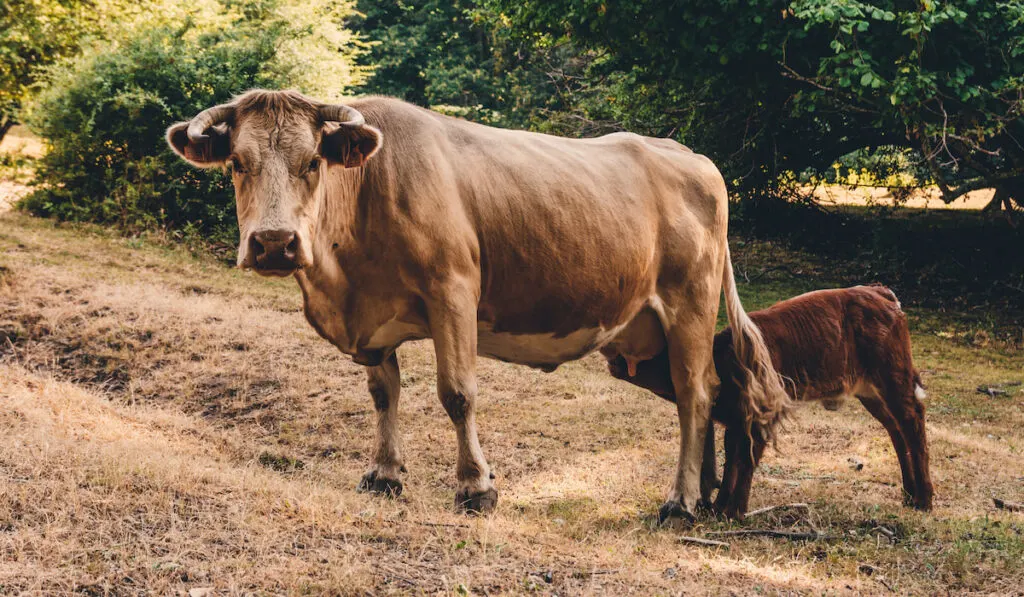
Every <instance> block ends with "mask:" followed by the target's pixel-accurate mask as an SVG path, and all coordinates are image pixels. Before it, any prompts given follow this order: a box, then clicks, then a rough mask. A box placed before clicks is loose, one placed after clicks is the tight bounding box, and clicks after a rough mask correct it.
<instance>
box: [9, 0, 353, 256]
mask: <svg viewBox="0 0 1024 597" xmlns="http://www.w3.org/2000/svg"><path fill="white" fill-rule="evenodd" d="M295 4H297V3H295ZM318 6H319V7H320V8H323V10H320V9H318ZM222 8H223V10H224V11H225V13H224V14H223V15H221V17H222V18H226V19H230V20H231V24H230V26H223V24H224V23H223V20H222V21H221V22H220V23H218V26H213V27H210V26H207V27H206V29H205V30H204V28H203V26H202V25H201V24H200V22H199V21H198V20H192V19H186V20H185V21H184V24H182V25H179V26H177V27H171V26H169V25H168V24H158V25H156V26H154V27H151V28H149V29H147V30H144V31H143V32H142V33H140V34H138V35H137V36H135V37H134V38H132V39H128V40H126V41H121V42H108V43H104V44H100V45H97V46H95V47H92V48H89V49H86V50H85V51H84V52H83V53H82V54H81V55H79V56H77V57H75V58H73V59H70V60H66V61H63V62H61V63H58V64H57V65H56V66H54V67H53V68H51V69H50V70H49V71H48V73H47V76H46V86H45V87H44V89H43V90H42V91H41V92H40V94H39V95H38V96H37V98H36V100H35V102H34V103H33V105H32V106H31V110H30V111H29V113H28V123H29V125H30V126H31V127H32V128H33V129H34V130H35V131H36V132H37V133H38V134H39V135H40V136H41V137H43V138H44V139H45V140H46V142H47V144H48V145H49V150H48V152H47V154H46V156H45V157H44V158H43V160H42V162H41V164H40V168H39V171H38V183H39V188H38V190H37V191H36V192H34V193H33V194H31V195H30V196H29V197H27V198H26V199H25V200H23V202H22V205H23V207H25V208H26V209H28V210H29V211H31V212H32V213H35V214H37V215H44V216H56V217H57V218H60V219H66V220H84V221H92V222H98V223H110V224H116V225H118V226H120V227H122V228H124V229H126V230H128V231H137V230H140V229H145V228H153V227H157V226H159V227H170V228H184V227H186V225H188V226H189V227H190V229H193V230H200V231H201V232H202V233H204V234H206V235H215V236H218V237H225V236H227V235H233V233H234V231H235V227H236V220H235V215H234V200H233V193H232V192H231V184H230V180H229V179H228V177H226V176H225V175H224V173H223V172H221V171H218V170H216V169H213V170H205V171H204V170H197V169H195V168H192V167H190V166H188V165H187V164H185V163H184V162H182V161H181V160H180V159H178V158H177V157H176V156H174V155H173V153H172V152H171V151H170V149H169V148H168V147H167V144H166V142H165V141H164V131H165V129H166V128H167V126H168V125H170V124H171V123H173V122H176V121H179V120H185V119H188V118H191V117H192V116H194V115H195V114H196V113H198V112H199V111H201V110H203V109H205V108H207V107H209V106H211V105H214V104H217V103H222V102H225V101H227V100H229V99H230V98H231V96H232V95H234V94H237V93H240V92H242V91H244V90H246V89H249V88H252V87H287V86H292V85H294V86H298V87H300V88H302V89H303V90H304V91H307V92H313V93H320V94H323V95H327V96H333V97H336V96H337V95H339V94H340V93H341V92H342V91H343V90H344V89H345V87H346V86H348V85H351V84H352V83H354V82H358V81H359V80H360V78H359V74H358V73H359V72H360V71H359V70H358V67H352V66H351V64H352V60H351V57H352V56H354V55H355V54H356V53H357V52H359V51H360V50H359V46H358V45H355V46H347V45H346V47H341V45H342V44H344V43H345V42H346V41H347V38H346V37H345V36H344V35H342V33H343V30H342V29H341V26H340V23H341V16H342V15H343V14H344V11H345V10H348V5H347V4H345V3H343V2H332V1H330V0H328V1H327V2H323V3H320V4H317V3H315V2H314V3H308V11H307V12H306V13H305V17H304V19H298V18H296V17H295V15H294V14H292V12H293V11H292V10H291V8H292V6H291V4H288V3H287V2H284V1H282V2H279V3H273V2H260V1H257V2H246V3H237V2H235V3H230V4H228V3H226V4H224V5H222ZM318 18H322V19H323V22H322V23H319V24H316V26H313V24H312V23H311V21H312V20H315V19H318ZM307 21H310V22H307ZM325 23H326V24H325ZM332 23H333V24H332ZM325 41H326V42H329V43H325ZM343 50H344V51H343ZM303 52H308V53H310V55H312V57H313V58H315V59H317V60H319V64H317V65H316V67H315V68H313V67H311V66H309V65H306V66H305V67H304V66H303V65H302V62H301V60H299V58H298V57H299V55H301V54H302V53H303Z"/></svg>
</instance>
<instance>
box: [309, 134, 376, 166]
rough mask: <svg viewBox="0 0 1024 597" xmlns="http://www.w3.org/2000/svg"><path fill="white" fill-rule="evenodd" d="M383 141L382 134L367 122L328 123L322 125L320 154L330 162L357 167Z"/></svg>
mask: <svg viewBox="0 0 1024 597" xmlns="http://www.w3.org/2000/svg"><path fill="white" fill-rule="evenodd" d="M383 141H384V135H382V134H381V132H380V131H379V130H377V129H375V128H374V127H372V126H370V125H367V124H364V125H361V126H358V127H345V126H337V125H328V126H326V127H324V132H323V142H322V143H321V147H320V154H321V155H322V156H324V157H325V158H327V159H328V161H330V162H331V163H335V164H341V165H342V166H345V167H346V168H358V167H360V166H362V165H364V164H366V161H367V160H369V159H370V158H371V157H373V154H375V153H377V150H378V149H380V146H381V143H382V142H383Z"/></svg>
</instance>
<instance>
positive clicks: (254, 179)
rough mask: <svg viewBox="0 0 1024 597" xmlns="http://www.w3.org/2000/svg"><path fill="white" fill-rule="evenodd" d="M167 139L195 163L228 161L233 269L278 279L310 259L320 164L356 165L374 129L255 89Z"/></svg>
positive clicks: (352, 116)
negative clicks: (235, 241)
mask: <svg viewBox="0 0 1024 597" xmlns="http://www.w3.org/2000/svg"><path fill="white" fill-rule="evenodd" d="M167 142H168V143H169V144H170V145H171V148H173V149H174V151H175V152H176V153H177V154H178V155H180V156H181V157H182V158H184V159H185V160H186V161H188V162H189V163H191V164H193V165H195V166H199V167H200V168H210V167H216V166H221V167H223V166H225V165H227V166H230V168H231V178H232V180H233V182H234V185H235V202H236V207H237V211H238V229H239V232H240V239H239V246H238V265H239V267H242V268H252V269H254V270H256V271H257V272H259V273H261V274H265V275H278V276H285V275H288V274H291V273H292V272H294V271H295V270H297V269H299V268H302V267H304V266H307V265H309V264H310V263H311V262H312V259H313V250H312V242H313V232H314V227H315V225H316V223H317V220H318V217H319V214H320V210H321V209H322V206H323V203H324V197H325V187H326V184H327V169H328V168H329V167H342V168H358V167H362V166H363V165H364V164H365V163H366V161H367V160H368V159H370V157H371V156H372V155H373V154H374V153H375V152H376V151H377V149H379V148H380V145H381V133H380V131H379V130H377V129H375V128H374V127H372V126H369V125H367V124H366V123H365V121H364V120H363V116H362V114H360V113H359V112H358V111H357V110H355V109H354V108H351V107H349V106H344V105H340V104H321V103H319V102H316V101H314V100H311V99H309V98H307V97H305V96H303V95H302V94H300V93H297V92H293V91H263V90H255V91H250V92H248V93H245V94H244V95H242V96H239V97H238V98H235V99H234V100H233V101H232V102H230V103H228V104H222V105H220V106H214V107H212V108H208V109H206V110H203V111H202V112H200V113H199V114H198V115H196V117H195V118H193V119H192V120H190V121H188V122H179V123H178V124H175V125H174V126H172V127H171V128H169V129H167Z"/></svg>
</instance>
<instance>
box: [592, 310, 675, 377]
mask: <svg viewBox="0 0 1024 597" xmlns="http://www.w3.org/2000/svg"><path fill="white" fill-rule="evenodd" d="M665 346H666V345H665V330H664V329H663V328H662V325H661V319H660V318H659V317H658V314H657V313H655V312H654V309H651V308H650V307H645V308H644V309H643V310H641V311H640V313H638V314H637V316H636V317H634V318H633V319H632V320H631V321H630V322H629V323H628V324H626V326H625V327H624V328H622V330H621V331H619V333H618V334H616V336H615V337H614V338H613V339H612V340H611V341H610V342H609V343H608V344H607V345H605V346H604V347H603V348H601V354H603V355H604V356H605V358H607V359H608V360H609V361H611V360H613V359H615V358H616V357H618V356H621V357H622V358H623V359H625V361H626V369H627V372H628V374H629V376H630V377H633V376H635V375H636V368H637V364H639V363H642V362H643V361H648V360H651V359H653V358H654V357H656V356H658V355H659V354H661V353H662V352H663V351H664V350H665Z"/></svg>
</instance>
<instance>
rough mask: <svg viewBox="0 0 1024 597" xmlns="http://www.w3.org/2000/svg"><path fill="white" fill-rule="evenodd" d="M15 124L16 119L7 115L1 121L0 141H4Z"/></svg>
mask: <svg viewBox="0 0 1024 597" xmlns="http://www.w3.org/2000/svg"><path fill="white" fill-rule="evenodd" d="M13 126H14V119H13V118H7V117H5V118H4V119H3V121H2V122H0V143H2V142H3V140H4V137H5V136H6V135H7V131H9V130H11V127H13Z"/></svg>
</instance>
